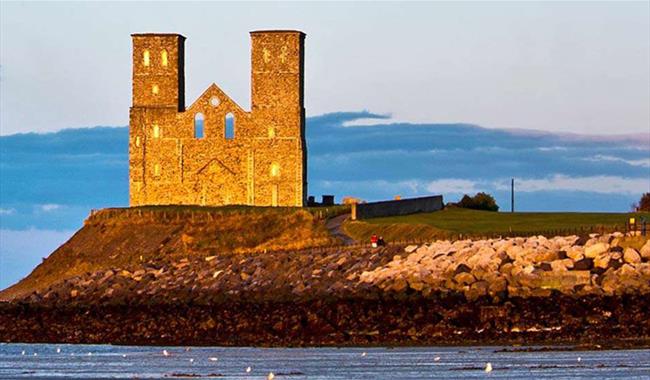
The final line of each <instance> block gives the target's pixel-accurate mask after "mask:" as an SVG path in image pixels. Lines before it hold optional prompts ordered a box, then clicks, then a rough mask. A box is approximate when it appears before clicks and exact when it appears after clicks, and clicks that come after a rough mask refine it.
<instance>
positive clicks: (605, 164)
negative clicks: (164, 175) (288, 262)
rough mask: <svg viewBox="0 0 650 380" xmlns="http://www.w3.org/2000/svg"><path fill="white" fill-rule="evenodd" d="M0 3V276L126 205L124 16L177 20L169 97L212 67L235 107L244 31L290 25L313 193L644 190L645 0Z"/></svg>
mask: <svg viewBox="0 0 650 380" xmlns="http://www.w3.org/2000/svg"><path fill="white" fill-rule="evenodd" d="M0 8H1V9H0V10H1V12H0V21H1V22H0V135H1V136H0V288H3V287H5V286H7V285H9V284H11V283H13V282H15V281H16V280H17V279H19V278H20V277H22V276H24V275H26V274H27V273H28V272H29V271H30V270H31V268H33V267H34V266H35V265H36V264H38V263H39V262H40V260H41V258H42V257H44V256H47V255H48V254H49V253H50V252H51V251H52V250H53V249H54V248H55V247H56V246H58V245H59V244H60V243H62V242H63V241H65V240H66V239H67V238H69V237H70V236H71V235H72V234H73V233H74V231H75V230H76V229H78V228H79V227H80V226H81V224H82V222H83V219H84V218H85V217H86V216H87V215H88V212H89V210H90V209H92V208H102V207H109V206H126V205H127V203H128V184H127V178H128V163H127V128H126V125H127V123H128V108H129V105H130V102H131V92H130V91H131V89H130V83H131V82H130V76H131V73H130V70H131V68H130V65H131V55H130V54H131V52H130V49H131V43H130V37H129V34H130V33H134V32H150V31H153V32H179V33H182V34H184V35H185V36H186V37H187V38H188V40H187V43H186V46H187V52H186V78H187V81H186V83H187V85H186V87H187V99H186V103H188V104H191V103H192V102H193V101H194V99H195V98H196V97H197V96H198V95H199V94H200V93H201V92H203V90H205V88H207V87H208V86H209V84H210V83H212V82H216V83H217V84H219V86H220V87H221V88H223V89H224V90H225V91H226V92H228V93H229V95H230V96H231V97H232V98H233V99H235V100H236V101H237V102H238V103H239V104H240V105H241V106H242V107H243V108H244V109H248V108H249V106H248V105H249V101H250V78H249V77H250V63H249V52H250V45H249V36H248V32H249V31H251V30H256V29H267V28H287V29H289V28H290V29H301V30H303V31H305V32H306V33H307V41H306V46H307V47H306V49H307V50H306V83H305V86H306V88H305V95H306V99H305V106H306V109H307V114H308V116H309V117H308V119H307V134H308V145H309V178H308V180H309V189H310V194H313V195H316V196H319V195H320V194H323V193H331V194H335V195H336V196H337V199H340V197H341V196H344V195H352V196H358V197H361V198H364V199H367V200H377V199H385V198H392V197H393V196H395V195H401V196H403V197H408V196H416V195H424V194H443V195H444V196H445V200H446V201H455V200H457V199H458V198H459V197H460V196H461V195H462V194H463V193H474V192H477V191H488V192H490V193H492V194H494V195H495V196H496V198H497V201H498V203H499V205H500V206H501V207H502V209H508V208H509V192H508V191H509V189H508V185H509V180H510V178H512V177H514V178H515V179H516V184H517V208H518V210H522V211H531V210H546V211H551V210H574V211H627V210H629V208H630V204H631V203H632V202H634V201H636V200H638V198H639V196H640V194H641V193H642V192H644V191H650V70H649V69H648V67H650V33H648V31H649V30H650V5H649V3H648V2H636V3H620V2H616V3H614V2H612V3H607V2H598V3H587V2H580V3H532V2H531V3H485V2H483V3H399V4H397V3H378V4H369V3H334V4H329V3H184V4H182V5H181V4H178V3H172V2H165V3H152V2H149V3H118V2H111V3H17V2H16V3H8V2H1V3H0ZM350 110H351V111H353V112H342V111H350ZM360 110H369V111H360ZM97 126H106V127H97ZM89 127H92V128H89ZM53 131H58V132H56V133H52V132H53Z"/></svg>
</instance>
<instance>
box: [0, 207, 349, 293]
mask: <svg viewBox="0 0 650 380" xmlns="http://www.w3.org/2000/svg"><path fill="white" fill-rule="evenodd" d="M323 212H326V210H324V211H323ZM323 212H320V213H311V212H309V211H306V210H302V209H296V208H259V207H257V208H253V207H237V206H234V207H220V208H206V207H198V208H194V207H140V208H128V209H105V210H100V211H98V212H94V213H93V214H92V215H91V216H90V217H89V218H88V219H87V220H86V221H85V222H84V226H83V228H81V229H80V230H79V231H78V232H77V233H76V234H75V235H74V236H73V237H72V238H71V239H70V240H69V241H67V242H66V243H65V244H63V245H62V246H61V247H59V248H58V249H57V250H56V251H54V252H53V253H52V254H51V255H50V256H49V257H48V258H47V259H45V260H44V261H43V263H41V264H40V265H39V266H38V267H36V268H35V269H34V271H33V272H32V273H31V274H30V275H29V276H27V277H26V278H25V279H23V280H22V281H20V282H18V283H17V284H16V285H14V286H12V287H10V288H8V289H5V290H4V291H2V292H0V300H2V299H5V300H7V299H13V298H16V297H22V296H25V295H29V294H30V293H32V292H34V291H39V292H42V291H43V290H44V289H46V288H48V287H49V286H51V285H53V284H55V283H57V282H62V281H65V280H67V279H70V278H75V277H76V278H81V277H84V276H88V275H92V274H93V273H99V272H105V271H107V270H111V269H115V268H127V267H129V268H132V267H138V266H146V265H148V263H150V262H167V261H174V260H180V259H182V258H184V257H192V258H203V257H206V256H211V255H219V254H222V253H225V252H229V253H243V252H264V251H270V250H278V249H301V248H305V247H316V246H323V245H330V244H333V243H335V242H336V240H335V239H334V238H332V237H331V236H330V234H329V232H328V231H327V229H326V228H325V222H324V220H323V218H324V216H319V215H324V214H323Z"/></svg>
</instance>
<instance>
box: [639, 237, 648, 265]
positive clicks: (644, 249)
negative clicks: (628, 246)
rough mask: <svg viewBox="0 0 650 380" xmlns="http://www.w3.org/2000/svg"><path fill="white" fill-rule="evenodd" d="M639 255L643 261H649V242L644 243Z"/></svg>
mask: <svg viewBox="0 0 650 380" xmlns="http://www.w3.org/2000/svg"><path fill="white" fill-rule="evenodd" d="M639 254H640V255H641V257H642V258H643V259H644V260H646V261H650V240H648V241H646V242H645V244H644V245H643V247H641V249H640V250H639Z"/></svg>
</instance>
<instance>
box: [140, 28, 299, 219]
mask: <svg viewBox="0 0 650 380" xmlns="http://www.w3.org/2000/svg"><path fill="white" fill-rule="evenodd" d="M132 39H133V104H132V107H131V111H130V123H129V193H130V204H131V206H139V205H165V204H191V205H213V206H216V205H227V204H240V205H257V206H303V205H304V204H305V202H306V199H305V197H306V194H307V182H306V179H307V164H306V157H307V152H306V150H307V148H306V142H305V109H304V103H303V97H304V39H305V34H304V33H302V32H299V31H258V32H251V39H252V49H251V67H252V72H251V84H252V89H251V99H252V107H251V110H250V111H245V110H244V109H242V108H241V107H240V106H239V105H237V104H236V103H235V102H234V101H233V100H232V99H230V97H228V95H226V94H225V93H224V92H223V91H222V90H221V89H220V88H219V87H217V85H215V84H212V85H210V86H209V87H208V88H207V89H206V90H205V92H204V93H203V94H202V95H201V96H200V97H199V98H198V99H197V100H196V101H195V102H194V103H193V104H192V105H190V106H189V107H187V108H186V107H185V65H184V61H185V53H184V52H185V50H184V43H185V37H183V36H181V35H179V34H133V35H132Z"/></svg>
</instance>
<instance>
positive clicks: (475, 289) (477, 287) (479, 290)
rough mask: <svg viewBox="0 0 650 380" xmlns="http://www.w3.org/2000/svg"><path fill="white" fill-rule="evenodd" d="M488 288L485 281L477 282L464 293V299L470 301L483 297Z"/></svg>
mask: <svg viewBox="0 0 650 380" xmlns="http://www.w3.org/2000/svg"><path fill="white" fill-rule="evenodd" d="M488 288H489V285H488V283H487V282H486V281H477V282H475V283H473V284H472V285H471V286H470V287H469V289H468V290H466V291H465V297H467V299H468V300H470V301H473V300H476V299H477V298H479V297H482V296H485V295H486V294H487V292H488Z"/></svg>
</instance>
